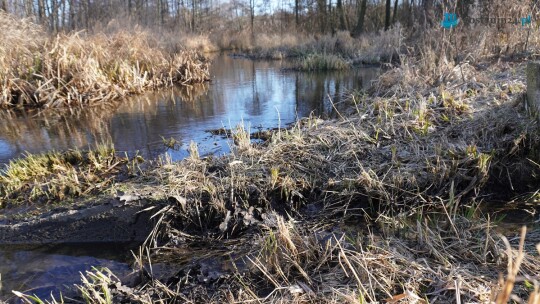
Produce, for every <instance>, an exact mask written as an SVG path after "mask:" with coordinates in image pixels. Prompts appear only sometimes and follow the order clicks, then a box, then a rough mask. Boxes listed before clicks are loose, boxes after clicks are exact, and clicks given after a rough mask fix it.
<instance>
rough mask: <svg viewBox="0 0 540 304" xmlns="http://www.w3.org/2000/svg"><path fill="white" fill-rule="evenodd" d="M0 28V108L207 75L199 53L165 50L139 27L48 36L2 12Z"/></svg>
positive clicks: (72, 100) (83, 99)
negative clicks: (97, 32)
mask: <svg viewBox="0 0 540 304" xmlns="http://www.w3.org/2000/svg"><path fill="white" fill-rule="evenodd" d="M0 33H1V34H0V35H1V36H0V38H2V40H3V41H4V43H3V44H2V46H0V67H1V72H0V107H2V108H12V107H21V108H25V107H49V108H51V107H53V108H54V107H64V106H65V107H74V106H91V105H95V104H98V103H101V102H105V101H110V100H113V99H117V98H119V97H123V96H126V95H129V94H136V93H141V92H144V91H146V90H152V89H157V88H160V87H166V86H172V85H174V84H180V85H189V84H193V83H200V82H204V81H207V80H208V79H209V78H208V77H209V76H208V63H207V62H206V61H205V60H204V59H203V58H202V57H201V56H199V55H198V54H196V53H195V52H192V51H180V52H178V53H174V54H169V53H167V52H166V51H165V49H164V48H162V47H159V43H158V42H157V41H156V40H154V38H153V37H152V36H151V35H150V33H148V32H145V31H142V30H135V31H134V32H127V31H120V32H116V33H114V34H111V35H105V34H96V35H86V34H84V33H81V32H79V33H69V34H59V35H57V36H55V37H47V34H46V33H45V32H44V31H43V30H42V29H41V28H40V27H38V26H36V25H33V24H31V23H30V22H29V21H26V20H17V19H16V18H14V17H12V16H10V15H7V14H5V13H1V14H0Z"/></svg>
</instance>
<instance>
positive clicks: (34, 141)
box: [0, 84, 208, 160]
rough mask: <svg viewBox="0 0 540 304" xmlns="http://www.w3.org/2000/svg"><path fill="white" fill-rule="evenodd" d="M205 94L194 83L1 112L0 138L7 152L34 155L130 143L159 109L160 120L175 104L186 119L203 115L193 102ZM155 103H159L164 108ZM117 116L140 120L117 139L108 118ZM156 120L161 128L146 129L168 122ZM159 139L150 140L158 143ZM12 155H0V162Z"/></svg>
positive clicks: (116, 127)
mask: <svg viewBox="0 0 540 304" xmlns="http://www.w3.org/2000/svg"><path fill="white" fill-rule="evenodd" d="M207 91H208V84H198V85H194V86H189V87H176V88H173V89H169V90H164V91H160V92H151V93H148V94H145V95H140V96H134V97H131V98H128V99H126V100H120V101H116V102H111V103H106V104H100V105H98V106H95V107H90V108H75V109H48V110H43V111H33V112H22V113H16V112H14V111H2V112H0V134H1V135H0V139H2V140H5V141H6V142H7V143H8V144H9V145H10V150H11V151H12V154H15V155H20V154H21V153H23V152H25V151H29V152H34V153H35V152H40V151H44V150H67V149H72V148H86V147H89V146H94V145H95V144H96V143H104V142H106V143H110V142H113V138H114V139H115V140H116V141H118V139H120V141H121V142H130V141H132V140H134V137H135V138H136V136H134V134H136V133H137V132H138V131H140V126H144V125H145V124H146V123H145V121H144V119H143V118H144V116H145V115H152V113H156V112H157V111H159V110H160V109H161V110H163V111H162V113H161V115H160V117H161V118H163V117H164V115H163V112H165V113H168V115H169V117H170V116H171V115H174V113H172V112H174V111H178V110H173V109H171V107H172V108H174V107H175V106H174V105H175V104H176V105H181V107H182V110H181V111H186V113H187V114H186V115H188V116H191V115H193V116H195V115H197V116H198V115H204V109H201V108H200V106H201V105H200V104H198V103H197V100H198V99H199V98H200V97H201V96H202V95H203V94H205V93H206V92H207ZM159 103H163V104H164V105H165V108H163V106H161V105H160V104H159ZM141 112H142V113H141ZM118 113H131V114H139V113H140V114H141V115H143V117H141V119H142V120H141V119H140V120H137V119H136V118H135V119H134V121H131V120H132V119H131V118H130V119H129V120H130V124H131V125H132V126H131V129H132V130H134V132H133V133H132V134H122V135H125V137H123V136H122V137H120V138H118V137H115V136H113V134H114V132H115V131H117V129H118V128H121V126H117V125H116V124H115V123H114V120H113V119H112V118H113V117H115V116H116V115H118ZM130 116H133V115H130ZM165 117H166V116H165ZM171 118H172V119H173V120H174V119H177V118H175V117H171ZM156 121H158V122H159V121H162V126H160V125H157V126H152V125H150V126H149V127H150V128H154V127H155V128H157V129H159V128H160V127H165V126H167V124H168V123H171V121H170V120H163V119H159V120H156ZM115 129H116V130H115ZM158 133H159V132H158ZM159 138H160V137H157V138H153V139H152V140H159ZM138 144H140V142H139V143H138ZM131 146H133V145H131ZM142 146H143V147H144V146H146V145H142ZM133 150H135V149H130V151H133ZM12 156H13V155H5V156H4V155H0V159H1V158H2V157H4V158H5V157H12ZM4 160H5V159H4Z"/></svg>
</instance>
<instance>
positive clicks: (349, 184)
mask: <svg viewBox="0 0 540 304" xmlns="http://www.w3.org/2000/svg"><path fill="white" fill-rule="evenodd" d="M523 68H524V67H523V65H521V64H515V65H513V66H512V67H511V68H508V67H498V66H493V67H491V68H490V70H489V73H485V71H478V70H476V69H474V68H472V67H471V68H469V69H465V70H464V74H465V75H466V76H467V77H468V79H470V80H469V81H468V82H465V83H463V82H462V80H461V77H456V78H453V79H450V78H449V79H450V80H449V81H448V83H447V85H446V86H440V87H433V86H431V85H428V84H427V82H424V80H422V81H419V79H418V78H415V77H410V75H411V74H412V73H413V72H412V71H411V68H410V67H408V66H407V65H403V66H402V67H400V68H399V69H393V70H390V71H388V72H386V73H384V74H383V75H382V76H381V77H380V79H379V82H378V83H377V84H376V86H375V87H374V88H373V89H372V90H371V91H370V92H363V93H360V94H354V95H351V96H350V97H349V100H348V104H349V107H347V108H346V109H345V110H343V111H342V112H341V115H340V119H338V120H329V121H324V120H321V119H319V118H316V117H310V118H306V119H303V120H301V121H299V122H298V123H297V124H296V125H295V126H294V127H292V128H290V129H286V130H283V129H282V130H276V131H274V132H273V134H272V136H271V137H270V138H269V139H268V140H267V141H266V142H265V143H263V144H262V145H259V144H253V143H251V142H250V140H249V138H250V135H249V133H247V132H246V131H245V130H243V128H241V127H239V128H237V129H235V130H233V131H232V137H233V139H234V141H235V143H236V145H235V149H234V150H233V153H232V154H231V155H229V156H226V157H221V158H205V159H201V158H200V157H199V156H198V153H197V148H196V145H192V147H191V148H190V151H191V157H189V158H187V159H185V160H184V161H182V162H171V161H169V160H167V159H163V160H161V161H159V162H157V163H156V164H154V165H153V166H151V167H149V168H147V169H143V170H138V171H137V176H134V177H132V178H129V179H126V180H122V181H116V182H115V183H114V185H111V186H110V187H112V189H117V188H121V189H123V192H125V193H128V194H129V193H138V194H141V193H143V194H144V195H143V196H144V198H145V199H147V200H150V201H156V202H162V203H166V206H165V207H163V208H161V210H160V211H159V212H157V213H156V217H157V218H159V220H158V225H157V226H156V228H155V230H154V233H153V234H152V236H151V238H150V239H149V240H148V241H147V243H145V246H147V248H148V249H147V251H146V252H145V253H144V254H141V256H140V257H138V259H137V260H138V261H140V262H138V265H139V266H138V267H139V268H138V269H139V271H140V273H141V275H143V274H148V273H151V271H150V270H149V268H148V267H150V266H149V265H148V264H147V263H146V262H145V261H148V260H151V261H152V264H153V265H155V264H159V263H172V265H174V267H177V268H176V269H177V271H175V272H174V274H171V275H169V276H167V277H165V278H162V279H155V278H154V279H143V282H142V283H141V284H140V285H137V286H123V285H121V284H122V283H121V282H120V280H119V279H116V278H114V277H113V276H107V280H110V281H107V280H105V281H107V282H109V283H107V284H101V283H92V284H94V285H91V284H90V285H88V284H87V285H86V286H87V287H86V288H95V289H94V290H95V292H96V293H97V294H99V295H100V297H96V298H95V299H89V300H88V301H89V302H91V303H98V302H99V301H100V300H99V299H100V298H103V299H105V296H104V295H107V297H108V295H111V297H112V298H113V299H114V300H113V302H115V301H122V300H126V299H129V301H143V302H157V301H164V302H171V303H172V302H178V301H193V302H200V301H206V302H216V303H218V302H224V301H227V302H235V301H240V302H242V301H260V302H280V301H281V302H282V301H294V302H306V301H307V302H310V301H320V302H344V301H345V302H351V303H357V302H374V301H381V300H388V301H390V300H394V301H400V300H401V301H415V300H416V301H420V300H423V301H426V302H434V301H442V302H454V301H455V299H456V298H459V299H460V301H463V302H490V301H492V302H495V303H506V300H507V299H508V297H510V295H512V297H513V298H521V299H527V298H528V297H531V298H532V299H533V300H534V299H536V298H535V297H538V291H537V289H535V287H534V286H536V285H535V284H537V282H538V281H539V279H540V278H539V277H538V273H540V268H539V267H540V261H539V260H538V259H539V258H538V254H537V253H536V250H537V249H536V248H535V244H536V242H538V241H539V239H538V233H537V228H535V226H533V229H532V232H531V233H529V234H527V235H525V234H523V235H522V236H521V239H522V243H521V245H520V244H517V243H516V241H517V240H519V239H520V237H517V238H515V237H512V238H509V240H510V241H507V240H505V238H501V237H500V236H498V233H499V232H500V231H501V230H500V228H498V222H497V221H494V220H493V218H492V215H491V214H490V213H491V212H490V211H488V213H487V214H486V213H484V211H482V210H483V209H482V208H481V206H482V205H485V204H486V203H487V202H496V201H497V200H501V199H502V200H503V201H506V200H510V199H512V198H513V197H518V198H519V197H521V198H525V199H522V200H521V204H523V206H525V205H526V204H527V199H526V198H527V197H534V195H535V194H534V193H535V191H536V189H538V180H537V178H536V176H538V174H539V173H540V172H539V171H540V167H535V166H531V165H530V162H529V161H528V159H537V153H538V152H537V151H538V146H537V142H538V136H539V135H538V134H539V133H538V127H537V123H536V121H535V120H534V119H526V117H527V115H526V113H525V110H524V108H523V105H522V103H521V102H520V101H521V99H522V96H523V92H524V88H525V86H524V82H523V77H522V75H524V73H523ZM481 75H483V76H484V77H480V76H481ZM470 88H478V89H474V90H471V89H470ZM388 96H390V97H388ZM510 168H512V169H510ZM502 172H504V175H503V174H502ZM501 176H505V178H504V179H501ZM48 180H49V181H50V182H53V183H54V181H55V177H54V176H52V177H49V179H48ZM101 191H104V192H107V191H110V190H108V189H107V187H105V188H104V189H101ZM486 198H488V199H486ZM484 200H486V201H484ZM505 234H510V235H509V236H512V233H511V232H508V231H507V232H505ZM525 237H526V238H525ZM248 240H249V241H248ZM525 240H526V241H525ZM201 243H202V244H208V243H211V244H213V245H212V246H210V247H205V248H206V249H205V253H204V254H202V253H201V256H200V257H197V256H196V255H195V259H192V258H193V256H194V253H193V252H192V248H196V247H197V246H200V244H201ZM205 246H207V245H205ZM516 248H517V249H516ZM182 250H186V252H190V253H189V255H190V258H189V259H188V260H187V261H186V260H184V259H185V258H184V257H183V256H182V255H181V254H180V252H181V251H182ZM226 253H234V254H233V255H231V256H230V257H229V255H228V254H226ZM172 261H176V262H172ZM205 261H213V263H216V261H218V264H219V263H223V264H227V265H232V266H231V267H226V269H228V270H223V269H221V268H220V269H219V270H215V273H214V272H212V271H211V270H208V271H206V272H205V271H203V270H202V269H201V267H203V266H201V265H205V263H206V262H205ZM211 272H212V273H214V274H210V273H211ZM216 273H217V274H216ZM502 273H506V276H505V278H506V280H503V281H498V275H499V274H502ZM96 276H99V277H102V275H99V274H98V275H91V277H96ZM143 276H144V275H143ZM521 278H523V279H521ZM105 281H103V282H105ZM88 286H90V287H88ZM92 286H94V287H92ZM105 286H106V288H105ZM118 286H121V287H118ZM84 294H92V291H91V290H90V291H89V290H88V289H86V291H85V293H84ZM141 299H144V300H141ZM533 303H534V302H533Z"/></svg>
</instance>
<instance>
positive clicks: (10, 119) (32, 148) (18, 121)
mask: <svg viewBox="0 0 540 304" xmlns="http://www.w3.org/2000/svg"><path fill="white" fill-rule="evenodd" d="M116 108H117V104H116V103H109V104H100V105H99V106H96V107H92V108H84V109H69V110H68V109H62V110H61V109H48V110H43V111H31V112H27V113H15V112H13V111H2V112H0V134H1V135H0V139H3V140H5V141H6V142H8V143H9V145H10V146H11V150H14V151H13V152H14V154H16V155H20V154H21V153H23V152H24V151H29V152H40V151H43V150H53V149H54V150H67V149H72V148H82V147H87V146H90V145H93V144H95V143H103V142H110V141H111V137H110V136H109V130H108V125H107V123H106V120H107V119H108V118H109V117H110V116H111V114H112V113H113V112H114V110H115V109H116Z"/></svg>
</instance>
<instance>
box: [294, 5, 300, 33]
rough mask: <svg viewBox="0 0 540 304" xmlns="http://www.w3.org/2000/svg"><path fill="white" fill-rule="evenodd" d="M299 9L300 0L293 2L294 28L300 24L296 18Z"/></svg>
mask: <svg viewBox="0 0 540 304" xmlns="http://www.w3.org/2000/svg"><path fill="white" fill-rule="evenodd" d="M299 9H300V0H294V19H295V21H296V27H298V25H299V24H300V19H299V17H298V10H299Z"/></svg>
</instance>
